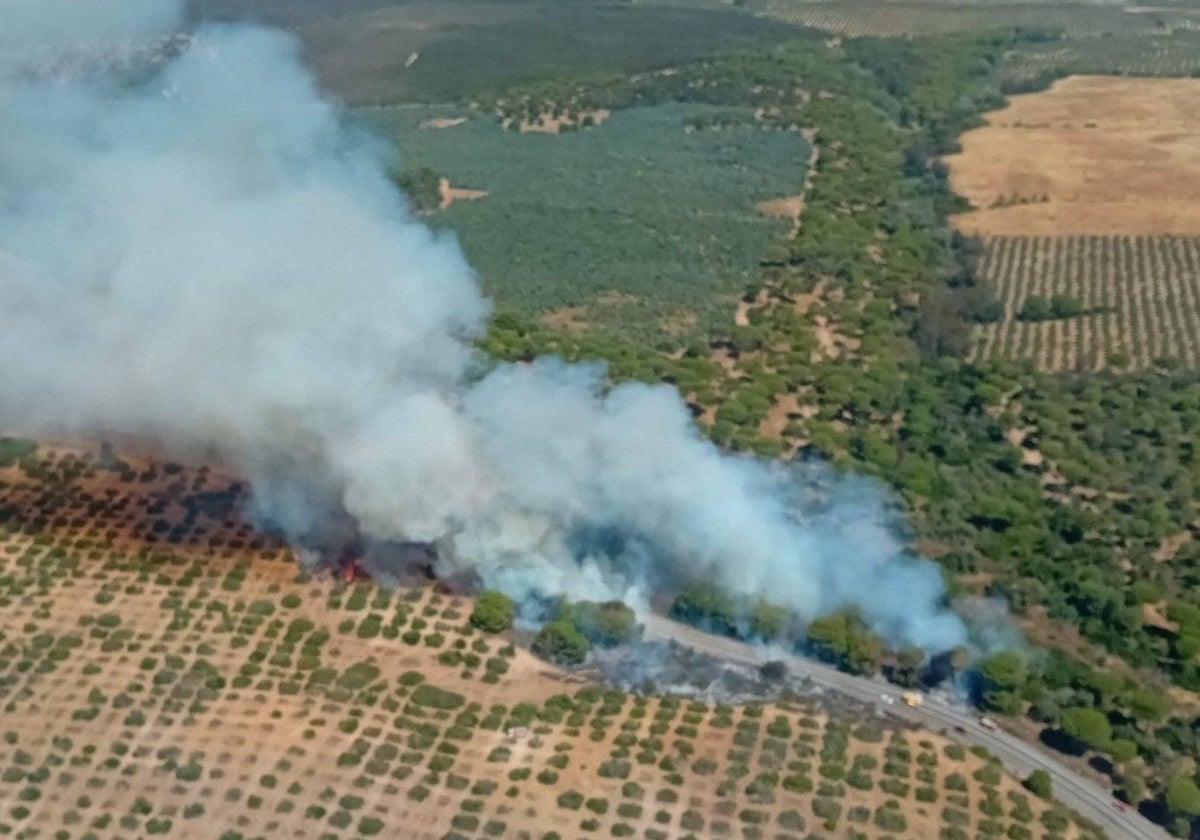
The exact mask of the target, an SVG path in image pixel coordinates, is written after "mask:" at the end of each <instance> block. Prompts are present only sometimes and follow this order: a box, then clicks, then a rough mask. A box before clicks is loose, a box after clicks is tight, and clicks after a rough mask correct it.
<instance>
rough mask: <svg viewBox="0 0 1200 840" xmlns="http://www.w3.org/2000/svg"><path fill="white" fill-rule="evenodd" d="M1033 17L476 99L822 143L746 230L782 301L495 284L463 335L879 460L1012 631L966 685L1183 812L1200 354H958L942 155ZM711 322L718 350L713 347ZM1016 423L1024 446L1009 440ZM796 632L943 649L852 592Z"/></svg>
mask: <svg viewBox="0 0 1200 840" xmlns="http://www.w3.org/2000/svg"><path fill="white" fill-rule="evenodd" d="M1046 37H1047V36H1046V34H1045V33H1044V32H1021V31H1011V30H1010V31H1003V32H996V33H988V34H985V35H955V36H946V37H939V38H934V39H915V40H875V39H861V40H850V41H847V42H846V43H845V44H844V45H842V46H838V47H831V46H828V45H824V44H821V43H818V42H816V41H811V40H801V41H798V42H797V43H795V44H792V45H789V46H784V47H780V48H776V49H772V50H769V51H759V52H757V53H755V54H747V55H734V56H729V57H724V58H719V59H711V60H706V61H700V62H696V63H693V64H689V65H684V66H683V67H681V68H679V70H678V72H673V73H671V74H646V75H642V76H635V77H632V78H631V77H621V78H614V79H610V80H605V81H593V82H588V83H586V84H585V83H578V82H574V81H569V82H568V81H562V80H559V81H555V82H547V83H542V84H539V85H537V86H534V87H530V88H525V89H521V90H515V91H509V92H507V93H506V94H505V95H504V96H503V97H499V98H498V99H497V100H496V101H494V102H487V103H484V107H485V108H487V107H494V108H495V109H497V110H498V111H499V113H500V114H501V115H503V116H507V115H520V114H521V113H522V112H523V111H525V110H529V109H539V108H541V107H543V103H550V102H553V103H557V104H558V105H561V106H570V107H574V108H581V109H582V108H596V107H603V108H610V109H614V110H616V109H621V108H627V107H631V106H634V105H638V106H644V105H649V104H661V103H668V102H687V103H697V102H699V103H703V104H708V105H714V106H722V107H725V108H728V109H729V110H728V111H727V112H724V116H723V117H722V120H721V121H720V124H718V125H713V126H702V127H700V128H701V129H702V130H720V128H721V125H723V124H727V123H728V122H730V121H735V120H738V119H741V120H756V121H757V123H758V124H760V125H762V124H765V125H766V126H768V127H779V126H787V127H800V128H806V129H810V130H812V131H814V132H815V135H816V138H817V139H816V143H817V145H818V147H819V149H820V159H819V162H818V164H817V170H816V173H815V178H814V179H813V181H812V184H811V188H810V189H809V190H808V193H807V196H806V208H805V211H804V221H803V226H802V228H801V229H800V231H799V234H798V235H797V236H796V237H795V238H794V239H780V240H778V241H777V242H775V243H774V244H773V245H772V246H771V247H770V248H769V249H767V251H766V252H764V255H763V257H762V259H761V260H760V266H759V275H760V279H761V284H760V285H759V286H758V288H749V289H747V300H751V299H756V300H759V301H760V302H761V300H762V298H756V297H755V296H756V295H759V294H760V290H762V289H765V290H766V291H765V293H763V294H765V296H766V297H767V299H768V300H769V301H773V302H775V303H777V304H778V305H765V306H757V307H755V308H752V309H751V310H750V323H749V325H747V326H733V325H732V324H730V325H729V326H728V327H727V328H726V329H725V330H724V331H722V332H720V333H719V334H714V335H710V336H709V337H708V340H707V341H695V340H690V341H685V340H672V339H670V338H669V337H664V338H662V339H661V340H660V341H659V342H657V344H651V343H649V342H647V341H644V340H641V339H639V338H638V337H636V336H628V337H623V336H621V335H619V334H613V333H609V332H604V333H595V334H589V333H587V332H584V333H582V334H579V333H564V332H562V331H559V330H555V329H553V328H550V327H547V326H545V325H543V324H540V323H539V322H538V321H537V320H536V319H535V318H534V317H532V315H533V314H534V313H530V312H528V311H522V310H519V309H509V310H507V311H503V312H502V313H501V315H500V316H499V317H498V318H497V319H496V320H495V322H494V325H493V329H492V331H491V334H490V335H489V336H488V338H487V341H486V342H485V347H486V349H488V350H489V351H490V352H491V353H493V354H495V355H496V356H497V357H501V358H529V357H531V356H533V355H535V354H539V353H545V352H555V353H559V354H562V355H564V356H566V357H568V358H572V359H574V358H595V357H600V358H605V359H607V360H609V362H610V364H611V372H612V376H613V378H614V379H626V378H634V379H642V380H647V381H653V380H666V381H669V382H673V383H675V384H677V385H678V386H679V388H680V390H681V392H683V393H684V394H687V395H689V397H690V398H691V399H692V401H693V402H694V403H695V405H696V408H697V411H698V413H699V412H702V411H704V410H705V409H708V410H710V411H711V412H712V413H711V414H709V415H707V416H706V419H703V420H701V422H702V424H704V428H705V430H706V431H707V433H708V434H710V435H711V436H712V437H713V438H714V439H715V440H716V441H718V442H719V443H721V444H723V445H726V446H730V447H734V448H739V449H747V450H752V451H756V452H758V453H760V454H762V455H764V456H775V455H779V454H781V453H784V452H787V451H788V450H789V449H791V448H794V449H795V450H796V452H795V457H798V458H804V457H821V458H825V459H828V460H830V461H831V462H832V463H834V464H835V465H837V466H838V467H839V468H842V469H846V470H854V471H857V472H862V473H868V474H871V475H875V476H877V477H879V478H880V479H881V480H883V481H885V482H888V483H889V484H891V485H892V486H893V487H894V488H895V489H896V491H897V492H898V494H899V495H900V497H901V498H902V500H903V503H904V506H905V509H906V511H907V514H908V521H909V523H910V525H911V527H912V529H913V533H914V537H915V539H916V544H917V545H918V546H919V547H920V548H921V549H922V550H923V551H925V552H926V553H928V554H930V555H931V556H933V557H935V559H937V560H938V561H939V562H940V563H941V564H942V566H943V568H944V570H945V574H946V578H947V581H948V583H949V584H950V586H951V589H952V591H953V592H954V593H955V594H968V593H969V594H976V595H994V596H1001V597H1003V598H1005V599H1006V600H1007V601H1008V603H1009V605H1010V606H1011V609H1012V611H1013V613H1014V614H1015V616H1016V619H1017V620H1018V621H1019V622H1020V624H1021V626H1022V627H1023V629H1025V630H1026V632H1027V634H1028V637H1029V640H1030V642H1031V645H1032V647H1031V649H1030V650H1028V651H1026V652H1022V653H1019V654H1013V653H1003V654H1000V655H996V656H993V657H991V658H987V659H984V660H983V661H982V662H977V663H975V664H974V665H972V666H970V670H971V672H972V673H974V674H975V675H976V677H977V685H978V687H979V693H978V700H979V702H980V703H981V704H982V705H983V706H984V707H985V708H987V709H989V710H991V711H993V712H996V713H1002V714H1011V715H1026V716H1028V718H1029V719H1030V720H1031V721H1033V722H1035V723H1037V724H1039V725H1041V726H1044V727H1045V733H1046V734H1045V735H1044V737H1045V738H1047V739H1048V740H1049V741H1051V742H1052V743H1054V744H1055V745H1056V746H1058V747H1059V748H1060V749H1063V750H1065V751H1068V752H1074V753H1077V754H1083V753H1085V752H1087V751H1089V750H1094V751H1097V752H1098V753H1101V754H1103V755H1105V756H1106V757H1107V758H1108V760H1109V761H1111V766H1112V771H1111V772H1112V774H1113V776H1114V778H1115V780H1116V783H1117V785H1118V788H1119V790H1120V791H1121V792H1122V795H1123V796H1125V797H1126V798H1128V799H1129V800H1130V801H1131V802H1134V803H1141V804H1142V807H1143V808H1144V809H1146V810H1147V811H1148V812H1149V813H1151V814H1152V815H1153V816H1156V817H1157V818H1159V819H1160V820H1162V821H1163V822H1164V823H1167V824H1171V825H1172V826H1173V828H1174V829H1175V830H1176V831H1177V832H1179V833H1181V834H1186V833H1187V832H1188V831H1189V830H1190V828H1189V822H1188V821H1189V820H1190V819H1191V818H1192V817H1194V816H1196V815H1198V814H1200V791H1197V790H1196V789H1195V785H1194V781H1195V780H1194V778H1193V776H1192V775H1191V774H1192V772H1193V770H1192V767H1193V766H1194V765H1193V764H1192V762H1193V761H1194V760H1195V759H1196V758H1197V757H1200V740H1198V739H1197V737H1196V734H1195V732H1196V730H1195V729H1194V727H1193V722H1194V716H1195V711H1194V699H1192V698H1194V695H1192V694H1191V693H1190V692H1192V691H1196V690H1200V667H1198V665H1197V660H1196V654H1197V651H1198V650H1200V598H1198V597H1197V595H1198V590H1197V588H1196V581H1195V571H1194V570H1195V559H1196V558H1197V557H1200V546H1197V544H1195V543H1194V542H1193V541H1192V540H1191V536H1190V535H1191V532H1190V531H1189V530H1188V529H1189V528H1190V527H1191V524H1192V522H1193V520H1194V519H1195V515H1196V512H1195V502H1196V492H1195V487H1194V483H1195V479H1194V475H1195V464H1194V461H1193V459H1194V457H1195V446H1196V442H1197V429H1198V428H1200V427H1198V423H1200V378H1198V377H1197V376H1196V374H1195V373H1194V372H1192V371H1182V370H1179V371H1164V370H1159V371H1156V372H1153V373H1147V374H1140V375H1136V376H1133V375H1130V376H1119V375H1115V374H1075V375H1065V376H1050V375H1045V374H1040V373H1037V372H1036V371H1034V370H1033V369H1032V368H1031V367H1029V366H1026V365H1022V364H1018V363H1011V362H988V363H980V364H969V363H967V362H966V361H964V355H963V354H964V352H965V350H966V347H967V334H968V331H969V329H970V327H971V325H972V324H973V323H977V322H980V321H986V320H988V319H989V317H994V311H995V300H994V297H992V295H991V294H990V292H989V291H988V290H987V289H986V288H983V287H982V286H981V285H980V284H978V283H977V282H976V278H975V271H974V268H975V263H976V261H977V259H978V254H979V249H978V246H977V244H976V243H973V242H972V241H970V240H967V239H964V238H962V237H959V236H956V235H954V234H952V233H951V231H950V230H949V228H948V226H947V223H946V217H947V214H948V213H949V212H952V211H953V210H955V209H959V208H961V207H962V202H961V200H960V199H959V198H957V197H956V196H954V195H953V194H952V193H951V192H950V191H949V188H948V186H947V183H946V178H945V175H946V173H945V169H944V167H943V166H942V165H941V163H940V160H939V158H940V156H941V155H943V154H946V153H949V152H951V151H953V150H954V149H955V147H956V143H957V140H956V138H957V137H958V135H959V134H960V133H961V132H962V131H963V130H964V129H965V128H967V127H970V126H972V125H974V124H975V123H976V121H977V120H978V119H979V115H980V114H981V113H982V112H983V111H986V110H988V109H992V108H995V107H997V106H998V105H999V104H1000V103H1001V101H1002V99H1001V96H1002V91H1001V84H1002V72H1001V71H1002V69H1003V68H1004V61H1005V55H1006V54H1011V51H1012V50H1014V49H1020V48H1024V47H1027V46H1029V45H1030V44H1035V45H1036V44H1038V43H1041V42H1042V41H1044V40H1045V38H1046ZM1045 81H1048V80H1045ZM752 109H757V115H755V114H754V111H753V110H752ZM739 115H740V116H739ZM817 289H819V290H821V291H822V292H823V296H822V300H821V304H820V306H819V311H820V313H821V314H822V316H823V317H825V318H827V319H829V321H830V322H832V323H835V324H836V325H837V326H838V329H839V330H841V331H842V332H843V333H845V334H846V335H849V336H852V337H853V338H854V344H853V345H852V346H849V345H848V346H847V349H846V351H845V352H842V353H841V354H839V355H837V356H836V357H831V356H828V355H825V356H821V355H820V354H814V352H813V351H814V348H815V347H816V346H817V342H816V339H815V338H814V328H813V322H812V319H811V317H810V315H806V314H804V313H801V312H799V311H798V310H797V309H796V308H795V307H793V306H789V305H784V304H786V303H787V302H788V301H790V300H793V299H794V298H795V297H796V296H800V295H805V294H810V293H813V292H814V290H817ZM833 290H836V293H833V294H831V291H833ZM500 303H501V306H502V307H503V304H504V303H505V301H504V300H503V299H501V301H500ZM1060 304H1063V302H1060ZM1059 308H1060V309H1062V305H1060V307H1059ZM989 313H992V314H991V315H989ZM1033 314H1035V315H1036V314H1037V313H1033ZM1060 314H1061V313H1060ZM1070 315H1071V313H1066V315H1065V316H1066V317H1070ZM718 348H719V349H721V350H722V351H724V352H726V353H727V354H728V357H729V358H731V359H732V360H733V364H732V366H729V367H727V366H723V365H721V364H717V363H716V362H715V361H714V353H713V350H714V349H718ZM788 393H791V394H802V395H803V400H804V402H805V404H807V405H811V406H813V407H814V408H815V411H814V412H812V416H811V417H809V416H803V417H793V418H791V419H790V420H789V422H788V425H787V428H785V429H784V431H783V433H782V435H778V436H765V435H763V434H761V431H762V428H763V426H762V424H763V420H764V419H765V418H766V416H767V414H768V413H769V412H770V411H771V408H772V406H774V405H775V403H776V400H777V398H778V397H779V395H781V394H788ZM707 418H711V421H709V420H708V419H707ZM1013 430H1020V431H1021V435H1020V439H1019V442H1017V443H1014V442H1013V441H1014V437H1013V434H1012V433H1013ZM1034 448H1036V449H1037V450H1038V452H1040V453H1041V455H1042V457H1043V459H1044V460H1043V461H1042V462H1040V463H1031V462H1030V459H1029V458H1027V457H1026V453H1027V452H1028V451H1031V450H1032V449H1034ZM1164 546H1168V547H1171V548H1173V549H1174V553H1173V554H1171V553H1169V552H1166V549H1165V548H1164ZM1165 552H1166V553H1165ZM768 608H769V605H746V604H743V605H734V604H728V603H725V602H724V601H723V600H722V599H721V598H720V597H719V596H717V595H716V594H715V593H713V592H711V591H710V590H705V589H704V587H703V586H701V587H699V588H698V589H697V590H695V591H688V592H684V593H681V596H680V599H679V600H678V601H677V602H676V609H675V612H676V614H677V615H680V616H683V617H687V618H691V619H694V620H697V621H702V622H705V623H706V624H708V626H710V627H713V628H715V629H719V630H723V631H724V632H729V633H731V634H742V635H770V634H769V633H766V632H764V631H763V627H762V625H761V624H759V623H758V622H757V621H755V620H753V618H754V616H755V614H756V613H757V612H761V611H762V610H764V609H768ZM768 623H769V626H770V627H771V628H773V631H774V630H776V629H780V628H790V626H791V625H790V624H789V623H788V622H787V621H784V622H782V623H779V622H775V621H770V622H768ZM1062 627H1067V628H1073V630H1072V631H1071V632H1075V633H1078V634H1079V639H1078V643H1077V644H1075V645H1073V646H1072V645H1065V644H1064V645H1059V644H1056V643H1054V642H1053V641H1052V637H1054V636H1055V635H1056V634H1057V630H1056V628H1062ZM780 632H785V631H783V630H780ZM1068 635H1069V634H1068ZM797 642H798V644H800V645H802V646H807V647H808V649H810V650H811V651H813V652H814V653H817V654H818V655H821V656H823V657H824V658H827V659H830V660H833V661H836V662H838V663H839V664H841V665H842V666H843V667H846V668H848V669H851V670H856V671H864V672H865V671H872V670H876V669H879V668H883V669H885V670H886V671H887V673H889V674H890V675H892V676H893V677H894V678H897V679H899V680H901V681H920V680H922V679H929V678H931V677H936V676H944V675H945V674H946V673H949V672H951V671H953V670H954V668H955V666H962V665H964V664H965V663H964V662H962V661H952V660H954V659H955V657H952V656H949V655H948V656H947V657H946V658H944V661H943V660H942V659H935V662H933V663H925V665H924V666H921V665H918V664H917V663H916V662H914V654H913V652H910V651H886V650H884V649H883V646H882V645H881V644H880V642H879V640H878V639H876V638H874V637H873V635H872V634H871V633H870V631H869V630H868V629H867V628H866V627H864V626H863V625H862V622H861V621H860V620H858V619H857V617H856V616H853V615H842V616H832V617H829V618H828V619H823V620H822V621H819V622H814V623H813V624H811V625H810V626H809V627H808V628H807V631H801V632H800V634H799V637H798V638H797ZM1089 644H1091V645H1094V646H1097V647H1099V648H1101V649H1104V650H1107V651H1108V652H1109V653H1111V654H1112V655H1113V656H1112V657H1111V658H1110V659H1108V660H1105V661H1106V662H1107V664H1105V665H1103V666H1101V667H1098V666H1097V661H1098V660H1097V658H1096V656H1095V655H1094V653H1093V652H1092V651H1091V650H1089V649H1088V645H1089ZM1168 683H1174V684H1175V685H1177V686H1180V687H1181V688H1183V689H1186V691H1185V692H1184V693H1183V694H1180V695H1178V698H1183V699H1181V700H1177V701H1176V702H1173V701H1172V700H1171V697H1172V695H1171V694H1170V693H1169V692H1167V691H1166V690H1165V688H1166V685H1167V684H1168ZM1176 704H1177V705H1178V708H1174V706H1175V705H1176Z"/></svg>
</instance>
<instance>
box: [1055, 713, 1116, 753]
mask: <svg viewBox="0 0 1200 840" xmlns="http://www.w3.org/2000/svg"><path fill="white" fill-rule="evenodd" d="M1062 728H1063V731H1064V732H1066V733H1067V734H1068V735H1070V736H1071V737H1072V738H1074V739H1075V740H1077V741H1080V742H1081V743H1083V744H1085V745H1086V746H1087V747H1089V748H1090V749H1093V750H1104V749H1107V748H1108V746H1109V744H1110V743H1111V742H1112V725H1111V724H1110V723H1109V722H1108V718H1107V717H1106V716H1105V715H1104V713H1103V712H1101V711H1100V710H1099V709H1089V708H1087V707H1082V706H1076V707H1075V708H1073V709H1067V710H1066V711H1065V712H1063V716H1062Z"/></svg>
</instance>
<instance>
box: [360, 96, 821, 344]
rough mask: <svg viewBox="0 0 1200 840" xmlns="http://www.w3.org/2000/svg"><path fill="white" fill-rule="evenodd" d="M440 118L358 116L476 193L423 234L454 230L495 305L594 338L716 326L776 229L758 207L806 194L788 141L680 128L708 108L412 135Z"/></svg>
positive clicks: (412, 112) (411, 156)
mask: <svg viewBox="0 0 1200 840" xmlns="http://www.w3.org/2000/svg"><path fill="white" fill-rule="evenodd" d="M728 111H729V109H722V113H728ZM447 113H448V112H447V111H446V110H445V109H434V110H430V109H425V108H412V107H402V108H393V109H384V110H374V111H370V112H368V114H367V116H368V118H369V120H370V121H371V123H372V124H373V125H374V126H376V127H377V128H379V129H381V130H383V131H384V132H385V133H386V134H387V135H388V136H390V137H393V138H395V140H396V143H397V145H398V146H399V148H400V152H401V155H402V157H403V160H404V166H405V167H406V168H409V167H429V168H431V169H433V170H434V171H436V172H438V173H439V174H441V175H443V176H445V177H446V178H448V179H449V180H450V182H451V183H452V184H453V185H455V186H458V187H466V188H471V189H479V190H486V191H487V193H488V195H487V197H486V198H482V199H479V200H476V201H461V202H456V203H455V204H453V205H452V206H451V207H449V208H448V209H447V210H445V211H442V212H441V213H438V214H436V215H435V216H433V217H431V221H432V222H433V223H435V224H438V225H446V226H449V227H451V228H453V229H454V230H455V231H456V232H457V234H458V235H459V237H460V238H461V240H462V244H463V247H464V249H465V250H466V252H467V256H468V258H469V259H470V260H471V264H472V265H473V266H475V267H476V269H477V270H478V271H479V273H480V276H481V278H482V281H483V284H484V286H485V288H486V289H487V291H488V292H489V293H490V294H492V295H493V296H495V298H496V299H497V301H498V302H499V303H500V304H501V305H504V306H513V307H516V308H519V309H520V310H522V311H525V312H528V313H543V312H546V311H547V310H551V309H555V308H559V307H580V306H587V307H589V313H588V314H589V319H588V320H589V321H590V322H591V323H592V324H593V325H594V326H596V327H598V328H601V329H605V328H609V329H619V330H620V331H622V332H625V333H627V334H642V335H653V334H655V332H656V331H658V330H660V329H661V328H663V327H664V325H665V324H664V322H665V321H668V320H669V321H670V322H671V324H673V325H674V327H673V328H674V329H676V330H679V331H682V332H686V331H687V330H688V329H690V328H691V327H692V326H695V327H711V326H712V325H713V324H714V323H718V322H720V323H725V324H728V323H729V322H730V320H731V319H732V313H733V309H734V305H735V299H736V297H737V296H738V295H739V294H740V293H741V292H742V291H743V290H744V289H745V287H746V285H747V283H749V282H751V281H753V280H754V279H755V278H756V277H757V276H758V271H759V268H758V262H759V260H760V258H761V257H762V255H763V252H764V250H765V249H766V247H767V245H768V244H769V243H770V241H771V240H772V238H773V237H778V236H779V235H781V234H782V233H784V232H786V230H787V223H786V222H783V221H781V220H779V219H772V218H768V217H766V216H764V215H762V214H761V213H759V212H758V211H757V210H756V209H755V204H756V203H757V202H759V201H762V200H764V199H769V198H773V197H777V196H781V195H791V194H797V193H800V192H802V191H803V185H804V172H805V161H806V159H807V157H808V153H809V147H808V144H807V143H806V142H805V141H804V139H803V138H802V137H801V136H800V135H799V134H798V133H796V132H791V131H778V130H767V129H764V128H760V127H757V126H745V127H737V128H734V127H725V128H721V129H714V130H693V129H689V128H687V127H686V126H685V120H687V119H688V118H690V117H696V116H700V115H704V114H708V113H714V109H712V108H709V107H707V106H701V105H666V106H660V107H651V108H633V109H629V110H625V111H619V112H617V113H615V114H614V115H613V116H612V118H611V119H610V120H608V121H607V122H604V123H603V124H601V125H599V126H596V127H594V128H590V129H585V130H581V131H572V132H564V133H562V134H559V135H545V134H520V133H518V132H516V131H505V130H503V129H502V128H501V127H500V125H499V124H498V123H497V122H496V121H495V120H494V119H490V118H483V117H474V118H472V119H470V120H469V121H468V122H466V123H464V124H462V125H457V126H454V127H452V128H445V129H436V130H434V129H421V128H419V127H418V126H419V125H420V124H421V122H422V121H423V120H425V119H427V118H428V117H429V116H430V115H431V114H437V115H442V116H444V115H445V114H447ZM747 113H749V112H747Z"/></svg>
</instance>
